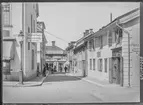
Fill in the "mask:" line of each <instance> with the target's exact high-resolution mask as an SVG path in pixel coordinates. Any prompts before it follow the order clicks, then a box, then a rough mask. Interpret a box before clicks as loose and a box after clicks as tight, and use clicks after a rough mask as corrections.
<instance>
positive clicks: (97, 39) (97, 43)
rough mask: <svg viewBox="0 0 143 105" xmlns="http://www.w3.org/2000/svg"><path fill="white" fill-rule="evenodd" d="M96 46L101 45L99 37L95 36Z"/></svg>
mask: <svg viewBox="0 0 143 105" xmlns="http://www.w3.org/2000/svg"><path fill="white" fill-rule="evenodd" d="M95 47H96V48H97V47H99V38H95Z"/></svg>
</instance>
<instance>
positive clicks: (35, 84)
mask: <svg viewBox="0 0 143 105" xmlns="http://www.w3.org/2000/svg"><path fill="white" fill-rule="evenodd" d="M41 85H42V83H41V82H36V83H34V82H25V83H23V84H19V83H17V84H16V85H14V86H13V87H34V86H41Z"/></svg>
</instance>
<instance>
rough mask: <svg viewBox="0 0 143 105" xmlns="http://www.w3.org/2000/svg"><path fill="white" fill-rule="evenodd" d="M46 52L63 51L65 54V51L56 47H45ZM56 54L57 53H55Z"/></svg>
mask: <svg viewBox="0 0 143 105" xmlns="http://www.w3.org/2000/svg"><path fill="white" fill-rule="evenodd" d="M46 51H47V52H48V51H50V52H51V51H53V52H54V51H63V53H65V50H63V49H62V48H60V47H58V46H46ZM56 54H57V53H56Z"/></svg>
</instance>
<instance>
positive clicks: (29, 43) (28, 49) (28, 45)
mask: <svg viewBox="0 0 143 105" xmlns="http://www.w3.org/2000/svg"><path fill="white" fill-rule="evenodd" d="M28 50H30V42H28Z"/></svg>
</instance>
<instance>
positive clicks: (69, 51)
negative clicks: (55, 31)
mask: <svg viewBox="0 0 143 105" xmlns="http://www.w3.org/2000/svg"><path fill="white" fill-rule="evenodd" d="M75 43H76V41H71V42H70V43H69V45H68V47H67V48H66V54H67V61H68V62H69V63H70V64H69V69H70V70H71V71H70V72H74V62H73V56H74V51H73V49H74V47H75Z"/></svg>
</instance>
